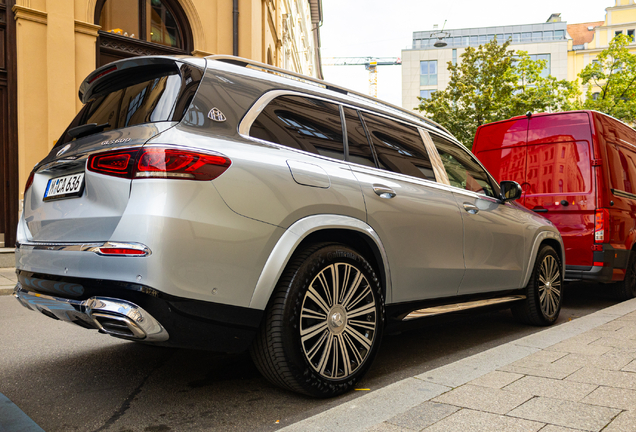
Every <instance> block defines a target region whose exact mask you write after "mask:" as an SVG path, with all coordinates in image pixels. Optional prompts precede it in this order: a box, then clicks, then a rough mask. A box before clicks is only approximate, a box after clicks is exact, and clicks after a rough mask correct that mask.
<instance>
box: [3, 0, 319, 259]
mask: <svg viewBox="0 0 636 432" xmlns="http://www.w3.org/2000/svg"><path fill="white" fill-rule="evenodd" d="M321 21H322V11H321V3H320V0H0V39H2V40H0V43H1V45H0V46H5V47H6V49H5V50H4V51H1V50H0V54H1V57H2V58H0V103H1V104H2V106H0V114H1V115H2V116H3V118H2V119H1V121H0V128H1V129H0V136H1V137H2V141H1V147H2V148H1V149H0V150H1V151H2V157H1V158H0V174H1V175H2V177H3V178H2V180H3V184H4V185H6V187H4V188H0V203H1V205H2V208H1V209H0V247H2V246H4V245H3V243H6V244H7V246H12V245H13V242H14V241H15V235H14V231H15V226H16V224H17V215H18V212H19V202H20V200H21V199H22V193H23V192H22V188H23V187H24V184H25V182H26V180H27V177H28V176H29V173H30V171H31V169H32V168H33V166H34V165H35V164H36V163H37V162H38V161H40V160H41V159H42V158H43V157H44V156H45V155H46V154H47V153H48V152H49V151H50V149H51V148H52V147H53V145H54V143H55V141H56V140H57V139H58V138H59V136H60V134H61V133H62V132H63V131H64V129H65V128H66V127H67V125H68V124H69V122H70V121H71V119H72V118H73V117H74V116H75V114H76V113H77V111H78V110H79V109H80V107H81V103H80V101H79V99H78V97H77V92H78V88H79V85H80V83H81V82H82V80H83V79H84V78H85V77H86V76H87V75H88V74H89V73H90V72H91V71H92V70H94V69H95V68H96V67H98V66H101V65H104V64H106V63H109V62H111V61H113V60H118V59H122V58H127V57H133V56H138V55H155V54H191V55H195V56H207V55H211V54H228V55H238V56H240V57H245V58H248V59H252V60H256V61H259V62H263V63H268V64H271V65H275V66H279V67H283V68H286V69H288V70H291V71H295V72H300V73H303V74H307V75H311V76H314V77H318V78H322V72H321V66H320V53H319V47H320V39H319V25H320V23H321Z"/></svg>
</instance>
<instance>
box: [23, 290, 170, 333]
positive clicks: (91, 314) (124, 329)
mask: <svg viewBox="0 0 636 432" xmlns="http://www.w3.org/2000/svg"><path fill="white" fill-rule="evenodd" d="M13 295H14V296H15V297H16V298H17V299H18V301H19V302H20V303H21V304H22V306H24V307H26V308H27V309H31V310H34V311H36V312H41V313H43V314H44V315H46V316H48V317H50V318H54V319H58V320H61V321H66V322H69V323H73V324H77V325H79V326H81V327H84V328H93V329H96V330H98V331H99V332H100V333H106V334H109V335H111V336H115V337H119V338H123V339H131V340H143V341H144V342H163V341H166V340H168V337H169V335H168V332H167V331H166V329H165V328H163V326H162V325H161V324H160V323H159V322H158V321H157V320H156V319H155V318H154V317H153V316H152V315H150V314H149V313H148V312H147V311H145V310H144V309H143V308H141V307H139V306H137V305H136V304H134V303H131V302H128V301H126V300H120V299H115V298H110V297H91V298H89V299H87V300H71V299H65V298H60V297H53V296H49V295H44V294H39V293H35V292H32V291H28V290H25V289H24V288H23V287H22V284H21V283H19V282H18V284H17V285H16V287H15V289H14V291H13Z"/></svg>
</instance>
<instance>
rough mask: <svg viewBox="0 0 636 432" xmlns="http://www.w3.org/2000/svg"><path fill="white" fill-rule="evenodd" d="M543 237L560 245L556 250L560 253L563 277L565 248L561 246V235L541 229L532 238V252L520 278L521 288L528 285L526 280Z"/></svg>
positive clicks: (563, 276)
mask: <svg viewBox="0 0 636 432" xmlns="http://www.w3.org/2000/svg"><path fill="white" fill-rule="evenodd" d="M545 239H554V240H556V241H558V242H559V244H560V245H561V250H560V251H557V252H559V253H560V255H561V277H562V278H563V279H565V248H564V247H563V240H562V239H561V235H560V234H558V233H556V232H553V231H541V232H539V233H538V234H537V236H536V237H535V238H534V243H533V244H532V252H531V253H530V261H529V262H528V267H527V268H526V272H525V274H524V276H523V279H522V284H521V287H522V288H525V286H526V285H528V281H529V280H530V276H531V275H532V270H533V269H534V262H535V261H536V259H537V254H538V253H539V246H540V245H541V242H542V241H544V240H545Z"/></svg>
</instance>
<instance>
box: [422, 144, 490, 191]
mask: <svg viewBox="0 0 636 432" xmlns="http://www.w3.org/2000/svg"><path fill="white" fill-rule="evenodd" d="M431 138H432V139H433V142H434V143H435V147H436V148H437V152H438V153H439V155H440V157H441V159H442V163H443V164H444V169H446V174H447V175H448V180H449V181H450V184H451V186H455V187H458V188H462V189H466V190H469V191H472V192H477V193H480V194H484V195H487V196H490V197H494V196H495V192H494V190H493V187H492V184H491V182H490V178H489V176H488V174H487V173H486V171H485V170H484V169H483V168H482V167H481V166H480V165H479V163H477V161H476V160H475V158H474V157H473V156H471V155H470V154H468V153H467V152H466V151H464V150H462V149H461V148H460V147H459V146H458V145H456V144H453V143H451V142H450V141H447V140H445V139H443V138H441V137H438V136H436V135H434V134H431Z"/></svg>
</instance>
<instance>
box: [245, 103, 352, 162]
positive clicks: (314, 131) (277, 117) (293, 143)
mask: <svg viewBox="0 0 636 432" xmlns="http://www.w3.org/2000/svg"><path fill="white" fill-rule="evenodd" d="M250 136H252V137H254V138H259V139H262V140H265V141H269V142H273V143H277V144H281V145H284V146H287V147H291V148H295V149H298V150H304V151H308V152H310V153H315V154H319V155H322V156H328V157H332V158H335V159H340V160H344V144H343V139H342V124H341V122H340V108H339V106H338V105H336V104H333V103H330V102H325V101H323V100H319V99H312V98H308V97H302V96H281V97H278V98H276V99H274V100H273V101H272V102H270V103H269V105H267V107H265V109H264V110H263V111H262V112H261V113H260V114H259V116H258V117H257V118H256V120H255V121H254V123H253V124H252V127H251V128H250Z"/></svg>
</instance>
